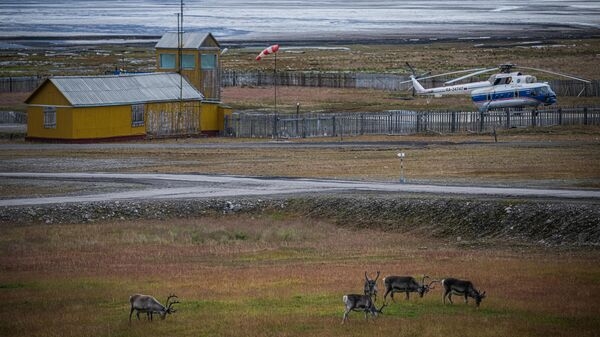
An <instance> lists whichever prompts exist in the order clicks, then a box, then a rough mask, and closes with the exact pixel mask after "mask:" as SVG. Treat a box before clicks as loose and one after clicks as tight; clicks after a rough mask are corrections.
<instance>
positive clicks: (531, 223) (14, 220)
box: [0, 194, 600, 246]
mask: <svg viewBox="0 0 600 337" xmlns="http://www.w3.org/2000/svg"><path fill="white" fill-rule="evenodd" d="M236 214H238V215H240V214H241V215H254V214H276V215H277V216H291V217H297V216H301V217H310V218H319V219H328V220H329V221H333V222H335V223H336V224H337V225H338V226H343V227H352V228H356V229H361V228H377V229H380V230H382V231H395V232H411V233H414V234H418V235H424V236H431V237H436V238H439V239H443V240H448V241H452V242H462V243H483V242H495V241H503V242H509V243H526V244H535V245H544V246H546V245H550V246H598V245H600V207H598V205H597V203H596V202H595V201H589V202H588V201H581V200H578V201H564V200H537V199H533V200H530V199H528V200H520V199H506V198H471V197H459V196H453V197H433V196H415V195H396V194H389V195H388V194H378V195H374V194H358V195H356V194H353V195H344V194H341V195H340V194H336V195H320V196H300V197H292V198H285V197H268V198H264V199H256V198H229V199H190V200H151V201H129V200H120V201H110V202H94V203H72V204H58V205H51V206H26V207H4V208H3V209H2V210H1V212H0V225H1V224H5V225H6V224H13V225H14V224H18V225H27V224H31V223H45V224H48V225H52V224H62V223H88V222H102V221H127V220H134V219H135V220H139V219H164V220H168V219H170V218H181V217H190V218H192V217H202V216H235V215H236Z"/></svg>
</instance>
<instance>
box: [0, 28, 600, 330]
mask: <svg viewBox="0 0 600 337" xmlns="http://www.w3.org/2000/svg"><path fill="white" fill-rule="evenodd" d="M598 44H599V40H597V39H590V40H577V41H557V45H558V46H555V47H552V46H548V47H545V48H541V49H535V48H520V47H502V48H492V47H489V48H481V47H474V46H472V45H470V44H467V43H465V44H450V45H446V44H442V45H437V44H431V45H408V46H385V47H379V46H355V47H352V48H350V49H348V50H345V49H340V50H319V49H314V50H307V51H304V52H303V54H289V55H288V54H283V55H281V57H280V58H279V59H278V62H281V63H280V65H281V67H282V69H284V68H285V69H289V70H311V69H318V70H352V71H373V72H380V71H389V72H396V73H397V72H404V70H403V69H402V67H403V64H404V62H405V61H409V62H411V63H412V64H413V65H415V66H416V67H418V68H419V70H432V71H439V72H441V71H442V70H454V69H457V68H464V67H471V66H481V65H489V64H492V65H496V64H499V63H504V62H515V63H518V64H521V65H528V66H534V67H542V66H544V67H546V66H547V67H548V68H550V69H553V70H556V71H564V72H569V73H574V74H577V75H580V76H587V77H590V78H595V79H597V78H598V77H599V75H598V74H599V73H598V71H600V70H599V69H600V68H598V67H596V64H597V58H598ZM254 54H255V51H253V50H252V51H248V50H233V51H231V52H230V53H227V54H225V55H224V58H223V66H224V67H225V68H228V69H254V68H258V67H264V69H270V68H269V67H270V64H269V63H260V64H257V63H256V62H255V61H253V58H254V56H253V55H254ZM94 55H95V56H94ZM153 55H154V54H153V50H152V49H151V48H149V49H143V50H141V49H137V48H136V49H132V50H128V49H127V50H123V51H118V50H108V51H106V52H105V53H104V52H102V53H99V52H98V51H97V50H95V49H93V48H90V50H86V51H85V52H83V53H82V54H81V55H71V54H69V53H65V54H61V55H52V56H51V57H50V56H48V57H47V56H44V54H42V53H36V55H33V54H32V55H31V57H30V59H29V61H30V62H29V63H27V64H28V66H27V67H24V66H20V67H17V68H15V69H12V68H10V67H6V68H3V69H2V74H1V75H2V76H15V75H37V74H40V75H48V74H65V73H61V71H64V70H61V67H60V64H61V63H70V64H71V63H72V64H81V63H79V62H82V63H83V62H89V64H88V65H87V66H89V69H93V70H91V71H87V70H86V71H83V72H82V71H81V66H77V67H75V68H71V69H66V70H68V71H67V72H66V73H69V74H73V73H77V74H81V73H86V74H91V73H102V72H103V71H104V70H106V69H105V68H109V69H114V65H117V64H119V65H120V64H125V66H127V63H129V64H130V65H134V64H141V66H140V67H141V68H140V69H135V68H131V67H126V68H129V70H144V69H148V68H150V69H151V68H152V65H153V62H154V56H153ZM298 55H299V56H298ZM96 56H97V57H96ZM7 57H11V58H12V57H21V56H19V55H12V54H11V55H9V56H7ZM48 58H52V59H53V60H54V62H50V63H44V62H47V60H48ZM11 60H12V59H11ZM140 60H141V63H137V62H139V61H140ZM7 61H9V60H8V59H7ZM87 66H86V67H87ZM242 89H243V90H241V91H236V90H237V89H235V88H227V89H225V91H224V93H223V95H224V101H225V102H226V103H231V104H232V105H234V107H238V108H252V107H259V108H260V107H264V106H267V107H268V106H269V104H271V101H270V98H271V94H272V90H271V88H242ZM281 90H282V92H281V95H280V99H281V102H280V104H281V106H282V107H286V106H287V107H293V106H294V105H295V103H296V102H299V101H300V102H301V104H302V108H303V109H306V110H325V111H335V110H358V109H365V107H366V108H369V109H372V110H383V109H388V108H393V107H397V106H398V103H397V102H399V100H397V99H396V97H395V96H396V93H386V92H373V91H353V90H337V89H331V90H329V89H327V90H323V89H314V88H300V89H298V88H294V89H290V88H285V89H284V88H282V89H281ZM286 90H287V91H286ZM24 97H26V96H25V95H24V94H20V96H18V95H17V96H16V98H15V96H13V95H11V96H10V97H8V96H7V95H3V96H0V107H1V108H2V109H10V108H11V107H14V106H19V107H23V106H22V104H20V102H21V101H22V100H23V99H24ZM357 97H359V98H360V99H357ZM305 98H310V100H303V99H305ZM265 102H266V103H265ZM431 102H434V103H431ZM431 102H427V101H426V100H425V99H423V100H414V101H410V103H408V104H413V105H416V106H419V105H421V106H423V105H427V104H431V105H433V104H438V101H435V100H433V101H431ZM577 102H581V101H577ZM595 102H596V103H597V99H592V100H591V103H589V102H587V101H586V102H585V103H584V104H594V103H595ZM453 104H456V105H457V106H458V105H464V104H470V103H469V102H468V101H467V102H466V103H465V102H464V101H460V100H459V101H456V102H455V103H453ZM573 104H576V103H573ZM303 111H305V110H303ZM599 134H600V132H599V130H598V127H576V128H568V127H563V128H538V129H536V130H531V129H527V130H509V131H506V132H501V133H499V142H498V143H494V142H493V138H492V137H491V136H490V135H436V136H428V135H420V136H415V137H412V136H411V137H404V136H403V137H391V136H390V137H386V136H378V137H361V138H354V139H347V138H345V139H344V140H341V139H339V142H340V143H343V142H344V141H346V142H347V141H348V140H360V141H366V142H368V141H374V142H375V141H386V142H392V143H393V142H394V141H398V145H395V144H391V145H386V146H382V147H377V148H375V149H364V148H342V147H340V148H337V147H327V148H324V149H320V150H315V149H308V148H289V149H277V150H275V151H274V150H273V149H270V148H262V149H261V148H252V149H250V150H249V149H248V148H235V147H232V148H228V147H226V146H223V147H222V148H210V147H206V148H205V147H202V146H198V147H193V145H197V144H199V145H202V144H203V143H208V142H210V143H216V142H222V143H224V144H225V145H226V143H230V142H238V140H232V139H218V140H215V139H210V140H204V139H179V140H160V141H153V142H154V143H155V144H158V146H156V147H150V149H145V148H143V147H142V148H136V147H134V146H132V147H131V148H118V149H114V148H110V147H108V148H106V147H104V148H98V149H93V148H86V147H83V148H82V149H79V150H74V149H73V148H69V147H66V148H64V149H60V147H58V148H53V147H49V148H38V149H35V148H34V149H31V148H29V149H22V150H6V151H2V153H1V154H0V160H1V161H2V169H3V170H6V171H32V170H33V171H36V170H37V171H64V170H70V171H86V170H90V171H98V170H105V171H111V170H112V171H132V172H168V173H216V174H244V175H260V176H276V175H281V176H295V177H316V178H344V179H360V180H382V181H391V180H394V179H397V177H398V159H397V157H396V156H395V154H396V153H397V152H398V151H399V150H402V151H405V152H406V153H407V158H406V161H405V173H406V176H407V178H408V180H409V181H419V182H431V183H442V184H444V183H473V182H476V183H478V184H494V185H504V184H508V185H511V186H515V185H529V186H542V187H548V186H550V187H553V188H557V187H569V188H572V187H582V188H598V186H600V166H599V165H600V164H599V163H600V151H599V149H598V146H599V144H600V143H599ZM2 141H3V142H5V141H6V142H7V140H2ZM254 141H257V140H243V142H254ZM258 141H264V140H258ZM294 141H299V142H302V141H308V142H313V141H328V142H331V141H338V139H329V138H328V139H312V140H294ZM428 141H430V142H429V143H427V142H428ZM16 142H21V141H16ZM410 142H419V144H418V145H407V144H410ZM145 143H151V142H145ZM172 143H190V144H191V145H192V146H191V147H185V146H182V147H180V148H179V147H174V148H169V147H164V148H161V146H160V145H162V144H172ZM136 161H139V162H140V163H141V164H140V165H138V166H134V167H127V168H122V167H118V166H117V167H115V168H110V167H108V168H106V167H107V166H101V167H102V168H101V169H99V168H98V167H99V165H105V163H106V162H108V163H109V164H110V163H117V164H118V163H132V162H136ZM36 163H37V164H36ZM36 165H37V166H36ZM77 165H82V166H81V167H79V166H77ZM77 188H80V189H81V188H82V187H81V186H75V184H72V185H69V186H60V187H57V186H55V185H51V186H46V187H44V186H42V188H40V186H39V185H35V186H33V185H32V186H28V185H27V184H26V183H25V184H16V185H14V186H13V185H10V184H5V185H0V193H1V194H2V196H3V197H17V196H32V195H43V194H54V193H57V192H58V193H64V192H72V191H73V190H77ZM75 192H76V193H81V191H80V190H79V191H75ZM0 231H1V235H0V301H1V302H2V304H3V305H2V307H1V308H0V336H40V337H46V336H148V335H161V336H365V335H377V336H384V335H385V336H442V335H443V336H461V337H468V336H477V337H480V336H525V337H527V336H597V335H598V331H599V330H600V281H599V280H600V268H599V266H598V260H599V258H600V251H599V250H598V249H596V248H573V247H570V248H569V247H541V246H536V245H534V244H531V245H529V244H516V243H506V242H502V241H499V240H498V241H493V240H489V241H486V244H485V245H480V246H466V245H464V244H463V243H461V242H460V241H458V240H457V239H456V238H452V239H450V238H439V237H437V238H436V237H432V236H428V235H424V234H422V233H423V232H424V231H423V230H420V231H419V234H416V233H406V232H403V233H399V232H384V231H381V230H377V229H368V228H367V229H356V228H355V226H352V223H339V222H338V221H334V220H332V219H327V218H310V217H304V216H299V215H297V214H291V213H285V212H283V211H281V212H279V211H273V210H271V211H269V212H265V213H256V214H245V215H235V214H234V215H219V214H207V215H206V216H204V217H200V218H183V219H169V220H163V221H158V220H122V221H97V222H92V223H73V224H61V225H58V224H53V225H47V224H41V223H39V224H37V223H34V224H29V225H19V226H17V225H14V224H7V223H2V224H1V225H0ZM378 270H380V271H381V272H382V276H385V275H391V274H396V275H413V276H415V277H419V278H420V277H421V276H422V275H423V274H427V275H429V276H431V277H432V278H436V279H439V278H443V277H448V276H452V277H459V278H466V279H470V280H472V281H473V282H474V283H475V285H476V286H477V287H478V288H479V289H480V290H485V291H486V292H487V295H488V297H487V298H486V299H484V300H483V303H482V305H481V307H480V308H478V309H477V308H475V307H474V305H473V303H472V301H471V303H469V304H468V305H465V304H464V303H462V301H461V299H459V298H457V297H455V304H454V305H449V304H447V305H443V304H442V301H441V290H440V289H439V287H438V288H436V289H434V290H432V291H431V292H430V293H429V294H427V295H426V296H425V297H424V298H422V299H421V298H417V297H416V296H414V295H413V296H411V299H410V300H409V301H405V300H404V299H403V296H402V295H401V294H398V295H397V296H396V298H397V303H393V304H390V305H389V306H387V307H386V308H385V309H384V314H383V315H382V316H381V317H379V318H377V319H376V320H369V321H367V322H365V320H364V317H363V316H362V314H361V313H352V314H351V315H350V321H349V322H348V323H347V324H345V325H341V324H340V323H341V319H342V313H343V310H344V308H343V303H342V301H341V299H342V296H343V295H344V294H347V293H360V292H361V291H362V286H363V281H364V272H365V271H368V272H369V273H370V275H372V276H373V275H374V274H375V272H376V271H378ZM379 287H380V293H381V294H382V292H383V289H382V288H383V284H382V282H381V281H380V282H379ZM134 293H146V294H151V295H154V296H156V297H158V299H159V300H161V301H164V300H165V299H166V296H167V295H168V294H169V293H176V294H177V295H178V296H179V298H180V301H181V303H180V304H178V305H176V307H177V308H178V309H179V311H178V312H177V313H175V314H174V315H171V316H169V317H168V318H167V319H166V320H164V321H161V320H155V321H154V322H147V321H145V320H142V321H139V322H138V321H134V322H132V324H131V325H130V324H129V323H128V314H129V303H128V298H129V296H130V295H132V294H134ZM380 304H381V299H380V300H379V301H378V305H380ZM142 316H143V315H142Z"/></svg>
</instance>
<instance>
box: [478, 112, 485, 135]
mask: <svg viewBox="0 0 600 337" xmlns="http://www.w3.org/2000/svg"><path fill="white" fill-rule="evenodd" d="M484 118H485V113H484V112H483V111H482V112H480V113H479V132H483V125H484V120H483V119H484Z"/></svg>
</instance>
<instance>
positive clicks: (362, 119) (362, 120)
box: [360, 114, 365, 136]
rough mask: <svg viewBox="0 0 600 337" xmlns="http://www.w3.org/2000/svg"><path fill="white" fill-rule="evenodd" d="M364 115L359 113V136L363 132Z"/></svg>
mask: <svg viewBox="0 0 600 337" xmlns="http://www.w3.org/2000/svg"><path fill="white" fill-rule="evenodd" d="M364 121H365V116H364V115H363V114H360V134H361V136H362V135H363V134H364V133H365V123H364Z"/></svg>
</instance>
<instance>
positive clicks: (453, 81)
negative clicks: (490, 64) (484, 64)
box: [444, 68, 498, 85]
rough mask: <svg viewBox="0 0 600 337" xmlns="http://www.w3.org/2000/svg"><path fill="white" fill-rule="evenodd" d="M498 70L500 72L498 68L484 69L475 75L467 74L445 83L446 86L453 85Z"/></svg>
mask: <svg viewBox="0 0 600 337" xmlns="http://www.w3.org/2000/svg"><path fill="white" fill-rule="evenodd" d="M497 70H498V68H489V69H482V70H479V71H476V72H474V73H470V74H467V75H464V76H461V77H458V78H455V79H453V80H450V81H446V82H444V84H446V85H447V84H452V83H455V82H458V81H462V80H464V79H465V78H469V77H472V76H476V75H480V74H485V73H489V72H490V71H497Z"/></svg>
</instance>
